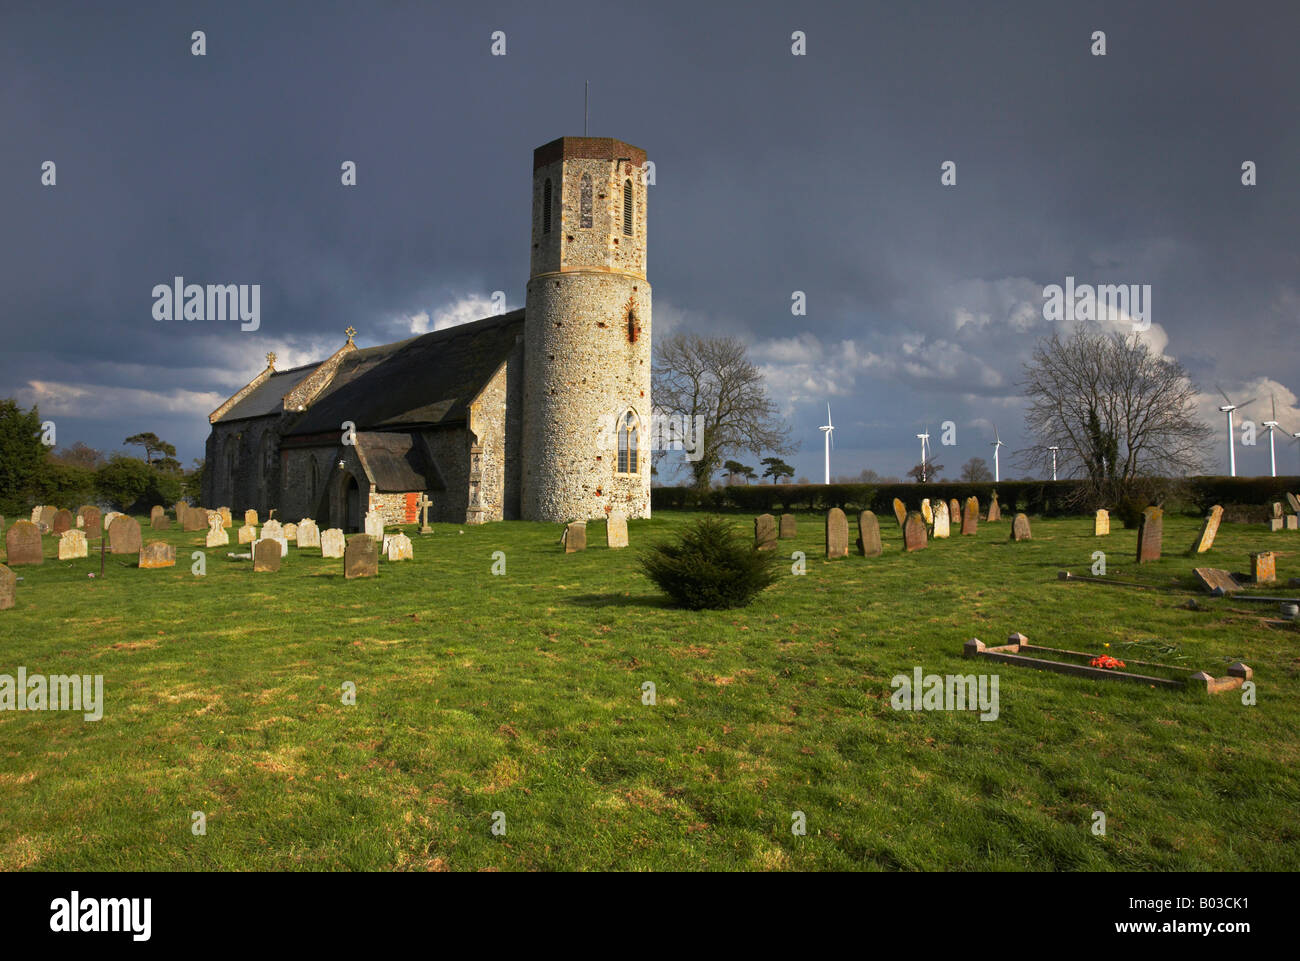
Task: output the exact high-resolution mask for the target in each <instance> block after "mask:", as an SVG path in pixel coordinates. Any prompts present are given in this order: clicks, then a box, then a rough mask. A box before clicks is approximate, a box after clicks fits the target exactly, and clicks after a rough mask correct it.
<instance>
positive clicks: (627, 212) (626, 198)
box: [623, 180, 632, 237]
mask: <svg viewBox="0 0 1300 961" xmlns="http://www.w3.org/2000/svg"><path fill="white" fill-rule="evenodd" d="M623 233H624V234H626V235H627V236H628V237H631V236H632V181H630V180H624V181H623Z"/></svg>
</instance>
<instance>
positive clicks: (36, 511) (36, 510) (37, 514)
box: [31, 506, 41, 524]
mask: <svg viewBox="0 0 1300 961" xmlns="http://www.w3.org/2000/svg"><path fill="white" fill-rule="evenodd" d="M31 522H32V523H33V524H39V523H40V522H41V509H40V507H39V506H38V507H33V508H32V516H31Z"/></svg>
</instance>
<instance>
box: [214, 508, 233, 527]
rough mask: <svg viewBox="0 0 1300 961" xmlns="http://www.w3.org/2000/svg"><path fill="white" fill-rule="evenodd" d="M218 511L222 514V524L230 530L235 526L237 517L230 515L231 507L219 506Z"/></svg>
mask: <svg viewBox="0 0 1300 961" xmlns="http://www.w3.org/2000/svg"><path fill="white" fill-rule="evenodd" d="M217 512H218V513H220V514H221V526H222V527H224V528H226V529H227V530H229V529H230V528H232V527H234V526H235V519H234V518H233V517H231V516H230V508H229V507H218V508H217Z"/></svg>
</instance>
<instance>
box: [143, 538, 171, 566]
mask: <svg viewBox="0 0 1300 961" xmlns="http://www.w3.org/2000/svg"><path fill="white" fill-rule="evenodd" d="M139 564H140V569H141V570H143V571H153V570H158V569H159V568H162V567H175V566H176V548H174V547H172V545H171V544H168V543H167V542H166V541H150V542H149V543H148V544H145V545H144V547H142V548H140V561H139Z"/></svg>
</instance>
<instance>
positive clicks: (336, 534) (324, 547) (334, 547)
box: [320, 527, 346, 557]
mask: <svg viewBox="0 0 1300 961" xmlns="http://www.w3.org/2000/svg"><path fill="white" fill-rule="evenodd" d="M345 549H346V541H345V540H344V539H343V532H342V531H341V530H339V529H338V528H337V527H331V528H329V529H328V530H324V531H321V534H320V556H321V557H342V556H343V552H344V550H345Z"/></svg>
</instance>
